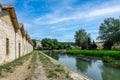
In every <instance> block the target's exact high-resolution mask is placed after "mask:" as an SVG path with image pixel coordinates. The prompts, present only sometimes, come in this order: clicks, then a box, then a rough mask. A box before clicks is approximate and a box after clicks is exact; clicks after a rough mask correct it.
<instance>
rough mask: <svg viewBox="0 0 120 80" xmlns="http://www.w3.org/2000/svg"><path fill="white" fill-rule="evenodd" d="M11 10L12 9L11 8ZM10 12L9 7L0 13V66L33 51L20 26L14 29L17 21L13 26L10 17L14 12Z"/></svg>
mask: <svg viewBox="0 0 120 80" xmlns="http://www.w3.org/2000/svg"><path fill="white" fill-rule="evenodd" d="M10 9H11V8H10ZM12 9H14V8H13V7H12ZM11 11H13V12H11V13H12V14H11V13H10V10H9V7H8V9H6V8H5V9H4V10H2V11H0V64H4V63H7V62H10V61H12V60H14V59H16V58H18V57H21V56H23V55H25V54H27V53H30V52H31V51H33V46H32V43H31V42H30V41H31V39H30V38H26V35H28V34H26V32H25V31H24V30H21V29H20V28H21V27H20V26H17V27H18V28H15V27H16V25H19V24H17V20H16V24H13V20H12V17H11V15H13V17H14V14H15V12H14V10H11ZM13 13H14V14H13ZM14 18H15V17H14ZM22 32H24V33H25V35H23V34H22Z"/></svg>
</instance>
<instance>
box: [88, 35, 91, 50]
mask: <svg viewBox="0 0 120 80" xmlns="http://www.w3.org/2000/svg"><path fill="white" fill-rule="evenodd" d="M91 45H92V43H91V38H90V37H88V49H91Z"/></svg>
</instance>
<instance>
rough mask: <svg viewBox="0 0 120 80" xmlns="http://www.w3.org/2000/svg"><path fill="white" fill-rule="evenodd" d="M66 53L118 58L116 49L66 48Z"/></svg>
mask: <svg viewBox="0 0 120 80" xmlns="http://www.w3.org/2000/svg"><path fill="white" fill-rule="evenodd" d="M66 53H67V54H72V55H85V56H95V57H104V56H109V57H112V58H115V59H119V58H120V51H116V50H67V51H66Z"/></svg>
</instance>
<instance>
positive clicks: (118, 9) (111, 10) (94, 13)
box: [86, 6, 120, 18]
mask: <svg viewBox="0 0 120 80" xmlns="http://www.w3.org/2000/svg"><path fill="white" fill-rule="evenodd" d="M118 12H120V6H113V7H111V6H110V7H107V8H102V9H96V10H93V11H90V12H89V13H88V15H87V16H86V17H87V18H88V17H96V16H102V15H109V14H113V13H118Z"/></svg>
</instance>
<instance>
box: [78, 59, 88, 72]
mask: <svg viewBox="0 0 120 80" xmlns="http://www.w3.org/2000/svg"><path fill="white" fill-rule="evenodd" d="M89 66H90V62H87V61H86V62H85V61H83V60H81V59H79V58H76V67H77V70H79V71H81V72H86V71H87V68H88V67H89Z"/></svg>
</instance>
